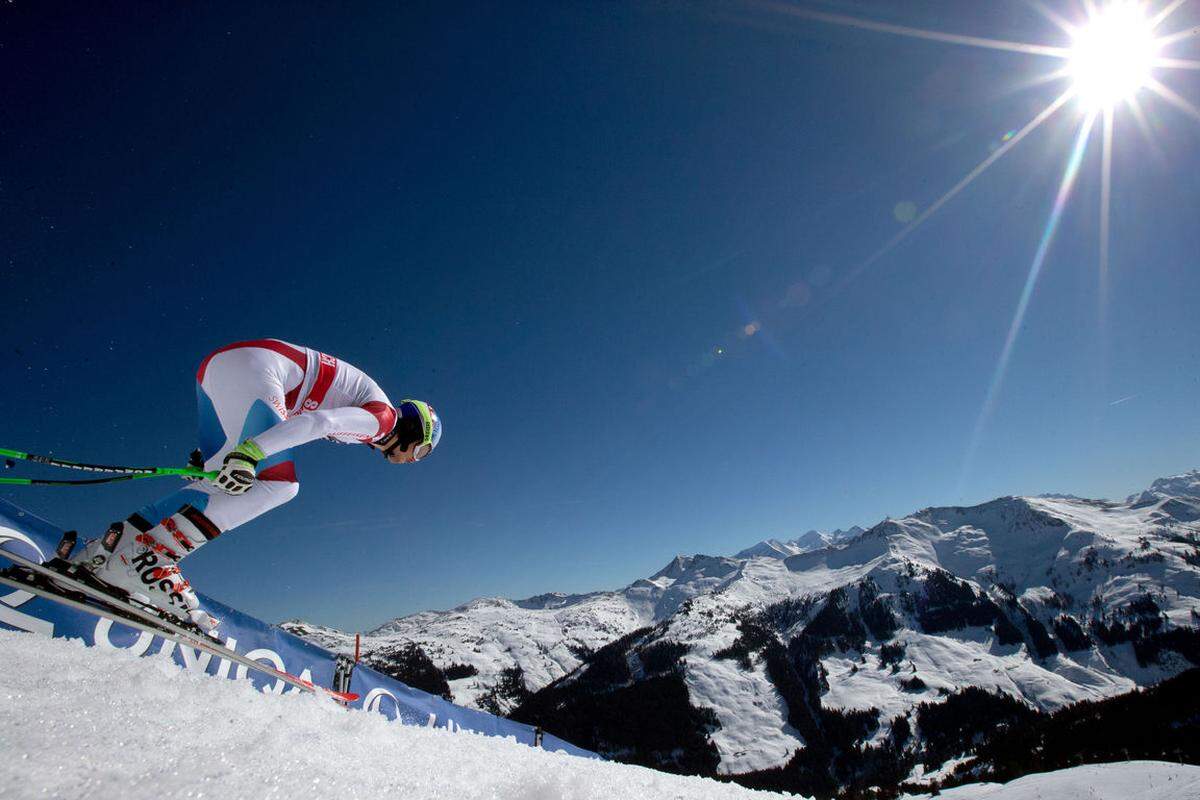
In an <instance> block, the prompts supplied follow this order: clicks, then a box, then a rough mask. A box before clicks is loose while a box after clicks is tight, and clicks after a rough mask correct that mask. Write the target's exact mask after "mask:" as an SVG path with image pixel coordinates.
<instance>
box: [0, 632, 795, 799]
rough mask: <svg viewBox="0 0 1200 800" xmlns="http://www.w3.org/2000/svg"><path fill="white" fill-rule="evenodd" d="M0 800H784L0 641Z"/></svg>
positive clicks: (124, 660) (163, 670)
mask: <svg viewBox="0 0 1200 800" xmlns="http://www.w3.org/2000/svg"><path fill="white" fill-rule="evenodd" d="M0 700H2V701H0V754H3V758H0V798H10V797H11V798H34V797H37V798H44V797H60V798H83V797H95V798H101V797H121V798H131V799H136V798H146V800H150V799H151V798H153V799H154V800H162V799H164V798H206V797H207V798H214V800H215V799H216V798H231V799H235V800H236V799H237V798H256V800H258V799H259V798H264V799H265V798H325V797H328V798H337V800H352V798H384V797H396V798H401V797H402V798H405V800H451V799H453V800H471V799H472V798H480V800H482V799H483V798H488V799H489V800H491V799H492V798H502V799H507V798H514V800H517V799H519V800H557V799H558V798H572V799H573V800H591V798H596V800H599V799H600V798H620V800H632V799H633V798H680V800H683V798H687V800H710V799H711V800H724V798H730V799H731V800H732V799H733V798H770V797H783V796H784V795H778V794H774V793H766V792H753V791H750V790H748V789H744V788H741V787H739V786H736V785H733V784H724V783H718V782H717V781H713V780H708V779H705V778H692V777H683V776H678V775H668V774H666V773H663V772H657V771H655V770H651V769H646V768H644V767H634V766H628V765H624V764H615V763H608V762H604V761H598V760H593V759H585V758H579V757H576V756H569V755H566V754H560V753H550V752H546V751H543V750H537V749H534V748H532V747H528V746H527V745H523V744H518V743H516V742H514V741H509V740H505V739H501V738H497V737H492V736H482V735H478V734H470V733H450V732H448V731H446V730H443V729H436V728H421V727H417V726H411V725H404V724H401V723H398V722H392V721H389V720H388V719H386V718H384V717H382V716H380V715H379V714H373V713H368V712H364V711H359V710H346V709H344V708H342V707H341V706H339V705H338V704H336V703H335V702H333V701H331V700H326V699H323V698H319V697H317V696H316V695H311V694H302V695H301V694H296V695H273V694H269V693H262V692H260V691H258V690H257V689H255V688H254V687H253V686H252V685H251V684H250V682H249V681H246V680H242V681H230V680H221V679H218V678H215V677H212V676H210V675H205V674H200V673H196V672H192V671H187V670H183V669H180V668H179V667H178V666H176V665H175V664H174V663H173V662H171V661H169V660H167V659H164V658H159V657H154V656H151V657H146V658H140V657H138V656H135V655H133V654H132V653H129V652H127V651H123V650H113V651H101V650H98V649H96V648H88V647H85V646H84V645H83V644H82V643H81V642H79V641H77V640H63V639H49V638H45V637H42V636H38V635H35V634H29V633H17V632H12V631H0Z"/></svg>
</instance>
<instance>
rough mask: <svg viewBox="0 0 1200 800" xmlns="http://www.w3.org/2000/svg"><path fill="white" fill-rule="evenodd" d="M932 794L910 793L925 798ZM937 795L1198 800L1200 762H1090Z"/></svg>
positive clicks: (911, 798)
mask: <svg viewBox="0 0 1200 800" xmlns="http://www.w3.org/2000/svg"><path fill="white" fill-rule="evenodd" d="M929 797H931V795H927V794H921V795H906V796H905V797H904V800H926V798H929ZM937 797H938V798H939V800H1047V799H1048V798H1053V799H1054V800H1196V798H1197V797H1200V767H1194V766H1188V765H1185V764H1169V763H1166V762H1164V761H1123V762H1121V763H1118V764H1089V765H1087V766H1082V767H1071V768H1070V769H1064V770H1059V771H1058V772H1043V773H1040V774H1038V775H1026V776H1025V777H1024V778H1018V779H1017V780H1015V781H1012V782H1010V783H1006V784H1003V785H999V784H995V783H974V784H968V785H966V786H959V787H956V788H954V789H944V790H942V793H941V794H940V795H937Z"/></svg>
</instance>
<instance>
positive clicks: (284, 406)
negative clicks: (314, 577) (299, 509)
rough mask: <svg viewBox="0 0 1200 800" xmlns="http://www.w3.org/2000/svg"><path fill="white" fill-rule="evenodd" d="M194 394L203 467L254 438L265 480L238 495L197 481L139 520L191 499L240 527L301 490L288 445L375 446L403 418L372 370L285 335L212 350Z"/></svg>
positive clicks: (221, 526)
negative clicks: (329, 441) (398, 416)
mask: <svg viewBox="0 0 1200 800" xmlns="http://www.w3.org/2000/svg"><path fill="white" fill-rule="evenodd" d="M196 400H197V405H198V408H199V417H200V452H201V453H202V455H203V457H204V468H205V469H206V470H216V469H220V468H221V464H222V462H223V460H224V458H225V454H226V453H228V452H229V451H230V450H232V449H233V448H234V447H237V446H238V445H239V444H240V443H241V442H243V441H245V440H246V439H248V438H253V439H254V441H255V442H256V443H257V444H258V446H259V447H260V448H261V449H262V451H263V452H264V453H265V454H266V457H265V458H264V459H262V460H261V461H260V462H259V464H258V480H256V481H255V482H254V485H253V486H252V487H251V488H250V490H249V491H247V492H246V493H245V494H242V495H238V496H236V497H232V496H229V495H227V494H225V493H224V492H222V491H221V490H220V489H219V488H218V487H217V486H216V485H215V484H212V483H210V482H208V481H197V482H194V483H192V484H191V485H190V486H188V487H187V488H185V489H181V490H180V491H178V492H174V493H173V494H171V495H169V496H167V497H164V498H163V499H161V500H159V501H157V502H155V503H152V504H150V505H148V506H146V507H145V508H143V509H141V510H140V511H139V512H138V516H141V517H143V518H144V519H145V520H147V521H149V522H151V523H155V522H158V521H159V520H162V519H165V518H166V517H168V516H170V515H171V514H174V513H175V512H177V511H179V510H180V508H181V507H182V506H184V505H189V506H191V507H192V508H193V509H195V510H198V511H200V512H201V513H202V514H203V515H204V516H205V517H207V518H208V520H210V521H211V522H212V523H213V526H214V527H215V529H217V530H218V531H219V532H223V531H227V530H230V529H232V528H236V527H237V526H239V525H242V524H244V523H246V522H249V521H250V520H252V519H254V518H255V517H257V516H259V515H261V514H264V513H266V512H267V511H270V510H271V509H273V508H276V507H278V506H280V505H282V504H283V503H286V502H287V501H288V500H291V499H292V498H293V497H295V496H296V494H297V493H298V492H299V490H300V484H299V480H298V478H297V475H296V466H295V463H294V462H293V461H292V456H291V452H290V450H291V448H294V447H298V446H300V445H302V444H305V443H307V442H311V441H313V440H314V439H321V438H326V439H332V440H334V441H338V442H343V443H347V444H353V443H367V442H374V441H376V440H378V439H380V438H382V437H384V436H386V435H387V434H388V433H390V432H391V430H392V427H393V426H394V424H395V422H396V409H395V408H394V407H393V406H392V403H391V401H390V400H388V397H387V395H386V394H384V393H383V390H382V389H380V388H379V385H378V384H377V383H375V381H374V380H372V379H371V377H370V376H368V375H367V374H366V373H365V372H363V371H362V370H360V369H358V368H357V367H355V366H353V365H351V364H348V363H346V362H345V361H342V360H341V359H338V358H335V357H333V356H330V355H326V354H325V353H322V352H319V351H317V350H313V349H312V348H311V347H302V346H299V345H294V344H289V343H288V342H284V341H281V340H279V339H255V340H253V341H247V342H237V343H235V344H230V345H226V346H225V347H222V348H220V349H218V350H216V351H214V352H213V353H212V354H210V355H209V356H208V357H207V358H205V359H204V361H202V362H201V364H200V368H199V369H198V370H197V372H196ZM206 535H207V534H206ZM210 538H211V537H210Z"/></svg>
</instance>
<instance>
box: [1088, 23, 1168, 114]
mask: <svg viewBox="0 0 1200 800" xmlns="http://www.w3.org/2000/svg"><path fill="white" fill-rule="evenodd" d="M1157 55H1158V44H1157V43H1156V41H1155V38H1154V30H1153V25H1152V24H1151V22H1150V21H1149V20H1147V19H1146V16H1145V13H1144V12H1143V10H1142V7H1141V5H1140V4H1139V3H1136V2H1114V3H1110V4H1109V5H1108V6H1106V7H1104V8H1103V9H1100V10H1098V11H1097V12H1096V13H1095V14H1094V15H1093V16H1092V18H1091V19H1090V20H1089V21H1088V22H1087V24H1086V25H1084V26H1083V27H1082V28H1080V29H1078V30H1077V31H1076V32H1075V35H1074V42H1073V43H1072V46H1071V55H1070V58H1069V60H1068V70H1069V72H1070V75H1071V78H1072V80H1073V82H1074V91H1075V96H1076V97H1078V98H1079V100H1080V102H1082V103H1083V105H1084V106H1085V107H1086V108H1088V109H1089V110H1100V109H1107V108H1112V107H1113V106H1114V105H1116V104H1117V103H1119V102H1121V101H1122V100H1128V99H1130V98H1132V97H1133V96H1134V94H1136V93H1137V91H1138V90H1139V89H1141V88H1143V87H1144V86H1146V85H1148V84H1149V83H1150V81H1151V77H1152V76H1151V67H1152V66H1153V65H1154V60H1155V58H1156V57H1157Z"/></svg>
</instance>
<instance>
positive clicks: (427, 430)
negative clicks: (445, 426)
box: [383, 399, 442, 461]
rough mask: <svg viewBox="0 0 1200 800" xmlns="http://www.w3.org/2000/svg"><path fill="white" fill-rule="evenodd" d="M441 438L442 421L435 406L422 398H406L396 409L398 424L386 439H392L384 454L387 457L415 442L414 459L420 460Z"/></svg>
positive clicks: (431, 450)
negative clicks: (434, 408)
mask: <svg viewBox="0 0 1200 800" xmlns="http://www.w3.org/2000/svg"><path fill="white" fill-rule="evenodd" d="M441 438H442V421H441V420H440V419H439V418H438V415H437V412H436V411H434V410H433V406H431V405H429V404H428V403H426V402H424V401H422V400H412V399H405V400H402V401H401V402H400V407H399V408H397V409H396V426H395V427H394V428H392V432H391V433H390V434H388V436H387V438H386V439H385V440H384V441H387V439H391V441H390V442H389V443H388V445H387V446H386V447H385V448H384V451H383V455H384V457H385V458H387V457H389V456H391V454H392V453H393V452H394V451H396V450H407V449H408V448H409V446H410V445H414V444H415V445H416V447H415V448H414V449H413V460H414V461H420V460H421V459H423V458H425V457H426V456H428V455H429V454H430V453H432V452H433V448H435V447H437V444H438V441H439V440H440V439H441Z"/></svg>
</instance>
